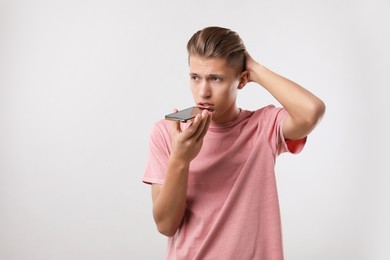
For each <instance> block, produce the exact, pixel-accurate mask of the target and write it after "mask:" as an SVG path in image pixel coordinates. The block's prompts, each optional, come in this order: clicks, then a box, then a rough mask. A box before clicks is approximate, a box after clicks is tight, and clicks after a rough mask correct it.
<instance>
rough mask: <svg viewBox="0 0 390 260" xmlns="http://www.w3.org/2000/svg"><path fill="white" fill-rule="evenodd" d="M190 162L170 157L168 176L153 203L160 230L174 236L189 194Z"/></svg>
mask: <svg viewBox="0 0 390 260" xmlns="http://www.w3.org/2000/svg"><path fill="white" fill-rule="evenodd" d="M188 170H189V163H183V162H178V161H175V160H174V159H170V160H169V163H168V171H167V177H166V179H165V182H164V184H163V185H162V186H161V188H160V189H159V192H158V194H157V196H156V198H155V201H154V203H153V216H154V220H155V222H156V225H157V228H158V230H159V231H160V232H161V233H162V234H164V235H166V236H172V235H174V234H175V232H176V230H177V228H178V227H179V226H180V223H181V222H182V219H183V216H184V212H185V207H186V196H187V186H188V185H187V183H188Z"/></svg>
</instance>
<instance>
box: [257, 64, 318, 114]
mask: <svg viewBox="0 0 390 260" xmlns="http://www.w3.org/2000/svg"><path fill="white" fill-rule="evenodd" d="M254 71H255V73H253V74H252V75H253V76H254V81H256V82H257V83H258V84H260V85H261V86H263V87H264V88H265V89H266V90H267V91H268V92H269V93H271V95H272V96H273V97H275V99H276V100H278V101H279V103H280V104H281V105H282V106H283V107H284V108H286V109H287V111H288V112H289V114H290V116H291V117H292V118H294V119H296V120H301V121H308V122H314V121H317V120H318V119H319V118H320V117H321V115H322V113H323V109H324V104H323V103H322V101H321V100H320V99H319V98H317V97H316V96H315V95H313V94H312V93H311V92H309V91H308V90H306V89H304V88H303V87H301V86H300V85H298V84H297V83H295V82H293V81H291V80H289V79H287V78H284V77H283V76H280V75H278V74H276V73H274V72H272V71H271V70H269V69H267V68H266V67H264V66H262V65H259V64H258V65H256V67H255V69H254Z"/></svg>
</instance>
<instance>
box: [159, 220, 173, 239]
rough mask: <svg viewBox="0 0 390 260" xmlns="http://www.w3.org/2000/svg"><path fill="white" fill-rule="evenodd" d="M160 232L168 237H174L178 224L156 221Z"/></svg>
mask: <svg viewBox="0 0 390 260" xmlns="http://www.w3.org/2000/svg"><path fill="white" fill-rule="evenodd" d="M156 227H157V230H158V232H160V233H161V234H163V235H164V236H167V237H173V236H174V235H175V234H176V231H177V229H178V227H177V226H175V225H173V224H170V223H161V222H156Z"/></svg>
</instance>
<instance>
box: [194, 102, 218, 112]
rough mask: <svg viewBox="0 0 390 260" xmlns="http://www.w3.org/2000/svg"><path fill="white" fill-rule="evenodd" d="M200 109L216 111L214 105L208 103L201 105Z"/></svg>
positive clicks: (199, 105)
mask: <svg viewBox="0 0 390 260" xmlns="http://www.w3.org/2000/svg"><path fill="white" fill-rule="evenodd" d="M198 107H199V108H200V109H207V110H208V111H211V112H213V111H214V110H215V108H214V105H213V104H208V103H199V104H198Z"/></svg>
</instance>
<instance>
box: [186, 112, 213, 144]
mask: <svg viewBox="0 0 390 260" xmlns="http://www.w3.org/2000/svg"><path fill="white" fill-rule="evenodd" d="M198 116H199V118H198V120H199V121H198V122H195V120H194V125H193V126H194V127H196V129H195V130H194V132H193V137H194V138H196V139H201V138H203V137H204V136H205V135H206V133H207V130H208V128H209V125H210V122H211V117H212V115H211V112H209V111H208V110H206V109H204V110H202V113H200V114H199V115H198ZM196 124H197V125H196ZM191 127H192V126H191Z"/></svg>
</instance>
